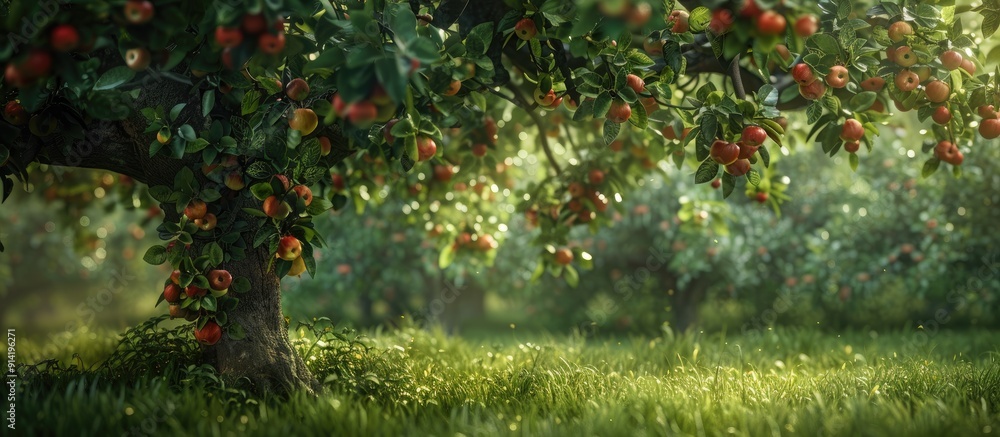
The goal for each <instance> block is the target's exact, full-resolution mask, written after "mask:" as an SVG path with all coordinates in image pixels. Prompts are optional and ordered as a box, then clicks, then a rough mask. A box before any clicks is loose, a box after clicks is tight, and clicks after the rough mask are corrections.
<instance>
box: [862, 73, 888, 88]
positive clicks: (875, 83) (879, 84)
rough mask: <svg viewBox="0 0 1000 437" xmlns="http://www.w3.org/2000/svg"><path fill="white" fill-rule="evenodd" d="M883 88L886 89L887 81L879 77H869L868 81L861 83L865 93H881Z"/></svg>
mask: <svg viewBox="0 0 1000 437" xmlns="http://www.w3.org/2000/svg"><path fill="white" fill-rule="evenodd" d="M883 87H885V79H882V78H881V77H878V76H875V77H869V78H868V79H865V80H863V81H861V89H863V90H865V91H875V92H879V91H882V88H883Z"/></svg>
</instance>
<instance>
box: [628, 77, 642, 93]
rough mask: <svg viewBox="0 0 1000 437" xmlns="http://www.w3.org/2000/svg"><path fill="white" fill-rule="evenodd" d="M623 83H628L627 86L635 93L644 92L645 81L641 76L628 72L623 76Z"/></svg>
mask: <svg viewBox="0 0 1000 437" xmlns="http://www.w3.org/2000/svg"><path fill="white" fill-rule="evenodd" d="M625 83H626V84H628V87H629V88H632V90H633V91H635V93H636V94H640V93H644V92H646V81H644V80H642V78H641V77H639V76H636V75H634V74H629V75H626V76H625Z"/></svg>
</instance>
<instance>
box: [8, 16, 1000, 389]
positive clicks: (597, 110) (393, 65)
mask: <svg viewBox="0 0 1000 437" xmlns="http://www.w3.org/2000/svg"><path fill="white" fill-rule="evenodd" d="M469 6H470V2H467V1H456V0H444V1H440V2H429V1H409V2H397V1H367V2H360V1H342V2H337V1H334V2H330V1H326V0H321V1H319V2H311V1H306V0H291V1H285V2H233V1H215V2H195V1H184V0H181V1H162V2H157V3H153V2H150V1H148V0H126V1H114V2H104V1H79V2H73V3H67V4H61V3H58V2H20V1H13V2H4V8H3V10H2V12H3V22H4V26H5V28H4V29H3V33H4V34H5V35H7V36H8V38H7V39H8V41H10V43H9V44H7V45H6V46H4V47H2V48H0V60H2V61H3V62H4V67H3V68H4V73H5V81H4V85H3V88H2V94H3V96H4V97H5V100H6V101H7V102H8V103H7V104H6V105H5V108H4V114H3V115H4V120H5V123H3V124H0V129H2V135H0V138H2V140H0V141H2V146H0V163H2V175H3V178H2V179H3V181H4V182H3V188H4V190H3V191H4V196H3V197H4V198H6V197H7V195H9V193H10V192H11V191H12V189H13V187H14V180H15V179H16V180H20V181H22V182H23V183H27V178H28V171H29V170H32V169H35V168H36V167H40V166H42V165H54V166H64V167H84V168H97V169H104V170H109V171H113V172H117V173H120V174H122V175H124V176H126V177H128V178H130V180H133V181H135V182H138V183H140V184H142V186H143V187H144V188H142V190H143V191H142V195H137V196H135V197H134V198H133V199H132V202H133V203H134V202H136V201H138V202H139V203H140V204H144V203H147V202H148V203H152V202H153V201H155V202H158V203H159V204H160V205H162V206H163V210H164V211H165V218H164V220H163V223H162V224H161V225H160V226H159V227H158V228H157V230H158V232H159V236H160V238H161V239H162V240H164V241H166V243H164V244H163V245H156V246H153V247H152V248H150V249H149V250H148V251H147V252H146V254H145V256H144V259H145V260H147V261H148V262H150V263H153V264H162V263H167V262H169V263H170V264H171V265H172V266H173V267H174V268H175V272H174V274H173V275H171V278H169V279H166V280H165V281H164V288H163V294H162V295H161V299H162V300H165V301H167V303H168V304H170V311H171V314H172V315H174V316H177V317H185V318H187V319H189V320H191V321H193V322H195V337H196V338H197V339H198V340H199V341H200V342H201V343H203V344H204V345H205V346H206V347H205V349H204V352H205V360H206V361H207V362H210V363H211V364H213V365H215V366H216V368H217V369H218V370H219V371H220V372H222V373H224V374H227V375H230V376H234V377H241V376H242V377H247V378H248V379H250V380H251V381H253V382H254V383H255V384H256V385H257V386H258V388H259V389H273V390H279V391H280V390H287V389H291V388H307V389H313V388H316V387H317V383H316V380H315V379H314V378H313V377H312V376H311V375H310V374H309V372H308V371H307V370H306V368H305V366H304V364H303V362H302V359H301V358H300V357H298V356H297V355H296V354H294V353H293V352H292V349H291V347H290V345H289V342H288V339H287V332H286V326H285V320H284V318H283V317H282V314H281V306H280V290H279V278H281V277H283V276H287V275H292V276H298V275H301V274H303V273H306V272H309V273H310V274H313V273H314V272H315V259H314V256H313V254H314V252H315V250H316V249H318V248H322V247H324V242H323V241H324V240H323V239H322V237H321V236H320V235H319V233H318V232H317V230H316V227H315V225H314V223H313V220H312V218H313V217H314V216H315V215H317V214H321V213H324V212H326V211H327V210H329V209H331V208H335V209H340V208H343V207H344V206H346V205H348V204H353V205H354V206H355V208H358V209H361V208H363V206H364V204H365V203H367V202H369V201H372V200H373V199H374V200H378V198H379V197H383V196H382V195H381V193H382V192H383V190H382V189H381V188H380V187H386V186H388V187H396V186H399V187H406V189H407V190H408V191H410V192H412V193H415V194H417V195H419V196H420V198H419V200H418V201H414V202H412V203H411V204H410V205H408V208H409V209H410V210H411V212H413V213H414V216H415V217H420V218H421V219H422V220H423V221H424V226H425V227H427V228H428V230H430V231H433V232H435V233H436V234H437V235H438V238H440V240H439V241H441V242H442V243H443V244H442V246H443V249H442V251H441V253H440V255H439V264H440V265H447V264H449V263H450V262H451V261H452V260H454V259H455V258H457V257H458V256H459V255H461V254H464V253H469V254H477V256H480V257H482V259H483V261H484V262H485V263H487V264H488V263H489V262H490V258H491V257H492V256H494V254H495V248H496V247H497V245H498V244H499V242H500V240H501V237H502V236H503V233H504V232H505V231H506V225H505V222H506V218H507V215H509V214H511V213H513V212H514V211H510V210H509V209H505V210H502V211H496V210H494V211H490V212H481V211H480V210H479V209H477V208H479V207H481V206H482V205H485V204H489V203H490V202H493V201H495V197H496V196H497V195H503V196H509V195H511V194H513V192H512V191H511V190H513V189H515V187H514V186H513V181H514V180H515V179H518V180H524V181H527V183H526V185H525V186H524V189H523V191H519V192H518V193H517V195H518V196H519V197H520V199H521V204H520V206H519V208H520V210H521V211H522V212H523V213H525V214H526V216H527V218H528V221H529V222H530V223H532V225H534V226H537V227H538V228H539V229H540V232H539V235H538V237H537V239H536V243H538V245H539V246H540V247H541V248H542V249H541V253H540V255H539V259H540V262H539V263H538V268H537V269H536V275H535V276H540V275H543V274H545V273H546V272H548V273H549V274H551V275H552V276H557V277H561V278H563V279H564V280H565V281H566V282H567V283H569V284H576V283H577V282H578V281H579V272H578V270H577V268H576V267H580V266H584V267H585V266H586V264H587V263H588V262H589V261H590V259H591V256H590V255H589V254H588V253H585V252H584V251H582V250H581V249H580V248H578V247H576V248H570V247H568V246H567V243H568V236H569V231H570V229H571V228H573V227H577V226H580V227H591V228H596V227H599V226H601V225H603V224H607V223H610V221H611V218H610V217H608V215H609V214H607V213H606V210H607V208H608V206H609V205H611V204H615V205H617V204H618V203H619V202H620V200H621V198H622V196H623V195H627V194H628V193H629V192H631V191H633V190H634V189H635V188H637V187H641V186H642V185H644V182H643V181H644V180H645V179H644V176H643V174H644V173H648V172H650V171H656V170H657V169H659V168H660V167H659V166H660V164H661V162H662V161H665V160H666V159H667V158H668V157H669V160H670V161H672V163H673V164H674V165H676V166H677V167H678V168H682V167H685V166H690V167H691V168H692V169H693V170H694V174H695V177H694V181H695V182H696V183H710V182H712V181H715V180H716V179H717V178H718V180H719V182H718V184H719V185H720V186H721V191H722V193H723V195H724V196H729V195H730V194H731V193H732V192H734V190H735V188H736V187H737V185H745V184H748V185H749V186H753V187H754V188H753V190H754V191H755V192H756V193H759V194H755V196H757V197H758V198H760V199H763V200H764V201H766V202H770V203H771V204H772V206H774V207H777V206H778V205H779V204H780V203H781V202H782V200H784V199H783V197H782V194H781V191H780V190H778V189H777V188H778V187H780V186H781V184H779V183H775V182H774V178H776V177H779V175H778V174H777V173H776V172H772V171H769V170H768V167H769V166H770V165H771V164H772V163H773V162H772V161H777V160H779V159H780V155H778V154H772V152H773V151H776V150H778V147H781V146H782V141H783V140H782V137H783V135H784V129H785V125H784V122H785V120H784V119H783V118H782V117H781V112H780V111H782V110H785V109H801V108H804V109H805V111H806V113H807V115H808V120H809V123H810V125H811V126H812V127H811V130H810V132H809V134H808V136H807V138H808V139H810V140H815V141H816V142H817V143H819V144H821V146H822V149H823V151H824V152H825V153H828V154H830V155H836V154H838V153H841V149H843V153H847V154H848V155H847V156H848V157H849V158H848V159H849V162H850V163H851V165H852V166H855V167H856V166H858V165H859V163H860V158H859V155H858V152H859V150H860V146H861V144H864V145H865V146H866V147H867V148H868V149H869V150H870V149H871V148H872V147H873V146H874V145H875V141H874V140H873V139H874V137H875V136H876V135H877V134H878V131H879V130H878V126H877V124H878V123H879V122H881V121H884V120H885V119H887V118H888V117H890V115H889V114H888V113H887V112H886V108H887V107H889V104H888V103H889V101H892V102H893V104H894V106H895V107H896V108H897V109H898V110H899V111H908V110H916V111H917V113H918V115H919V116H920V117H921V119H922V120H923V119H928V118H930V119H932V120H933V124H931V128H930V135H931V136H932V137H933V138H934V141H931V142H929V143H928V146H926V147H925V148H924V152H925V153H927V154H928V155H929V156H930V157H929V158H928V159H927V161H926V164H925V165H924V168H923V173H924V174H925V175H926V174H929V173H932V172H933V171H934V170H936V169H937V168H938V167H939V166H940V164H941V162H945V163H948V164H949V165H951V166H952V168H953V169H954V172H955V173H959V172H960V169H961V164H962V162H963V160H964V157H963V151H962V149H963V148H965V147H967V145H968V144H970V143H971V142H972V141H973V138H974V137H975V136H976V130H978V133H979V135H980V136H981V137H983V138H987V139H992V138H996V137H997V136H998V135H1000V119H998V118H997V114H996V112H995V111H994V109H993V106H992V105H994V104H997V94H998V93H997V83H996V81H997V77H996V75H983V74H980V75H977V71H978V69H980V67H981V66H982V64H981V63H980V60H979V59H978V56H980V54H979V53H977V52H976V51H975V50H974V49H975V46H976V43H975V41H976V40H975V39H974V38H973V37H971V36H970V33H971V27H970V26H969V25H968V22H969V21H970V20H972V19H978V18H979V17H981V18H982V34H983V36H990V35H991V34H992V33H993V32H994V31H995V30H996V27H997V24H998V23H1000V16H998V15H1000V8H996V7H993V6H994V5H993V4H992V3H988V4H984V5H982V6H980V7H977V8H975V9H974V10H973V9H970V8H967V7H956V6H955V5H951V4H938V5H935V4H928V3H926V2H907V1H903V2H901V3H898V4H896V3H879V4H878V5H875V6H873V7H871V8H870V9H860V8H864V7H867V6H870V5H860V4H854V3H852V2H850V1H846V0H845V1H822V2H820V3H819V10H818V11H813V10H810V8H812V7H814V6H813V4H811V3H810V4H807V5H797V4H790V3H783V4H778V3H777V2H775V3H774V4H771V3H770V2H754V1H746V2H735V3H729V2H706V3H705V4H704V5H701V4H696V3H694V2H681V3H680V4H675V3H674V2H652V3H646V2H631V1H626V0H618V1H585V0H580V1H578V2H571V1H556V0H548V1H535V2H531V1H529V2H501V1H487V2H476V4H475V7H469ZM856 8H858V9H856ZM685 9H686V10H685ZM817 12H819V13H820V15H819V16H817V15H814V14H815V13H817ZM861 16H864V17H868V19H860V18H858V17H861ZM963 20H964V21H965V23H964V24H963ZM570 120H572V121H570ZM528 124H534V125H535V126H537V128H538V129H537V130H538V132H537V133H529V132H528V131H526V130H525V129H524V127H525V126H526V125H528ZM555 127H562V129H563V133H561V134H557V135H555V136H554V137H553V136H550V134H551V132H552V130H553V128H555ZM976 127H978V129H976ZM532 141H534V142H535V143H536V144H537V147H538V148H539V150H540V154H541V155H544V157H545V158H546V161H547V162H546V164H547V167H546V168H544V169H536V170H535V171H533V172H532V171H530V170H525V171H519V170H516V169H515V168H514V167H516V164H517V162H516V161H517V160H526V159H529V157H528V155H522V154H520V153H519V152H515V153H510V152H512V151H515V150H519V149H521V148H523V147H525V145H529V144H531V143H532ZM605 146H606V147H605ZM625 147H627V148H628V150H629V153H628V154H616V153H614V152H615V150H621V149H623V148H625ZM428 161H429V162H428ZM331 170H332V173H331ZM463 173H464V174H465V175H466V176H469V177H468V178H467V179H468V181H469V182H468V183H467V186H466V188H467V189H466V190H464V191H460V192H458V193H455V192H453V191H452V190H451V188H452V187H451V186H450V185H449V184H446V183H445V182H449V181H450V180H451V179H452V178H454V177H455V176H456V174H457V175H462V174H463ZM473 174H474V175H475V176H474V177H473V176H471V175H473ZM720 175H721V176H720ZM463 177H464V176H463ZM456 191H457V190H456ZM439 225H440V227H439ZM230 291H231V292H230ZM223 331H224V332H223Z"/></svg>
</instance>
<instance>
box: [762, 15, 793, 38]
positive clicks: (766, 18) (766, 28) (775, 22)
mask: <svg viewBox="0 0 1000 437" xmlns="http://www.w3.org/2000/svg"><path fill="white" fill-rule="evenodd" d="M786 27H788V22H787V21H786V20H785V16H784V15H781V14H779V13H777V12H774V11H764V12H762V13H761V14H760V17H758V18H757V32H758V33H760V34H761V35H769V36H770V35H781V34H783V33H785V28H786Z"/></svg>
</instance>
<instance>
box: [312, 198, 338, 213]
mask: <svg viewBox="0 0 1000 437" xmlns="http://www.w3.org/2000/svg"><path fill="white" fill-rule="evenodd" d="M330 208H333V202H331V201H329V200H327V199H325V198H322V197H313V201H312V203H311V204H309V207H307V208H306V213H308V214H309V215H311V216H317V215H320V214H322V213H324V212H326V211H327V210H329V209H330Z"/></svg>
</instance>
